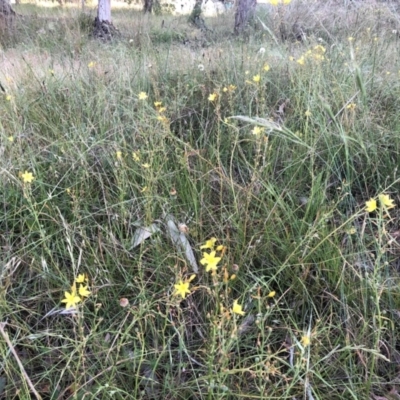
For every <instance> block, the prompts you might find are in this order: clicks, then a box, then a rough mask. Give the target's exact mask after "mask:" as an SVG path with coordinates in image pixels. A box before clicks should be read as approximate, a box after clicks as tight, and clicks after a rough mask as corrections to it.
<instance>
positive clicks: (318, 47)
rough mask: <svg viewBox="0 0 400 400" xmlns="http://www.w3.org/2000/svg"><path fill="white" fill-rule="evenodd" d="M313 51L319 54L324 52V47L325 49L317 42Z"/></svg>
mask: <svg viewBox="0 0 400 400" xmlns="http://www.w3.org/2000/svg"><path fill="white" fill-rule="evenodd" d="M314 51H315V52H316V53H319V54H325V52H326V49H325V47H324V46H322V45H320V44H318V45H317V46H315V47H314Z"/></svg>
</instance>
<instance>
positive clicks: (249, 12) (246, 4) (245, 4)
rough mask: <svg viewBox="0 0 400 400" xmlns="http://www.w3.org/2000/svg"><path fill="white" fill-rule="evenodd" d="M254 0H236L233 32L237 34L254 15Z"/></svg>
mask: <svg viewBox="0 0 400 400" xmlns="http://www.w3.org/2000/svg"><path fill="white" fill-rule="evenodd" d="M256 3H257V2H256V0H238V3H237V8H236V13H235V34H236V35H238V34H239V33H240V32H241V31H243V29H244V28H245V26H246V25H247V24H248V23H249V21H250V20H251V19H252V18H253V17H254V13H255V9H256Z"/></svg>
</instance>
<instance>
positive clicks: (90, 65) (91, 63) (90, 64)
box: [87, 61, 96, 68]
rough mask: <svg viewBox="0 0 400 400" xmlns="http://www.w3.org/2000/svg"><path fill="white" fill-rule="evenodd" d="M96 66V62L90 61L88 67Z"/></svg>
mask: <svg viewBox="0 0 400 400" xmlns="http://www.w3.org/2000/svg"><path fill="white" fill-rule="evenodd" d="M95 65H96V63H95V62H94V61H90V63H89V64H88V65H87V66H88V67H89V68H93V67H94V66H95Z"/></svg>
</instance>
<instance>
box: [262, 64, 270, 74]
mask: <svg viewBox="0 0 400 400" xmlns="http://www.w3.org/2000/svg"><path fill="white" fill-rule="evenodd" d="M270 69H271V68H270V67H269V65H268V64H264V67H263V70H264V71H265V72H268V71H269V70H270Z"/></svg>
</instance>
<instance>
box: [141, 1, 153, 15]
mask: <svg viewBox="0 0 400 400" xmlns="http://www.w3.org/2000/svg"><path fill="white" fill-rule="evenodd" d="M143 11H144V13H145V14H146V13H151V12H152V11H153V0H144V7H143Z"/></svg>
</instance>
